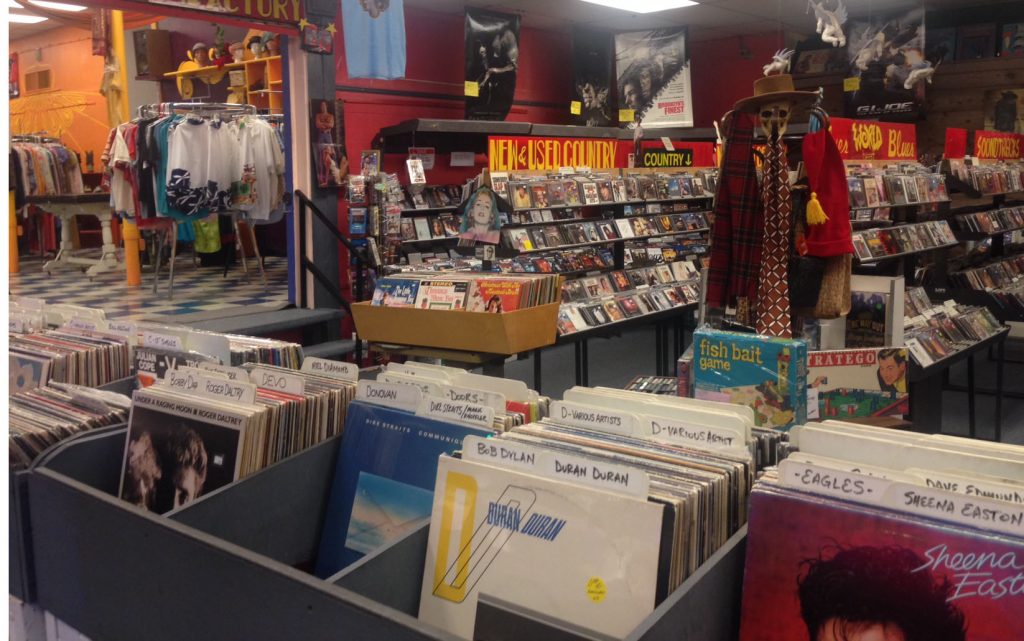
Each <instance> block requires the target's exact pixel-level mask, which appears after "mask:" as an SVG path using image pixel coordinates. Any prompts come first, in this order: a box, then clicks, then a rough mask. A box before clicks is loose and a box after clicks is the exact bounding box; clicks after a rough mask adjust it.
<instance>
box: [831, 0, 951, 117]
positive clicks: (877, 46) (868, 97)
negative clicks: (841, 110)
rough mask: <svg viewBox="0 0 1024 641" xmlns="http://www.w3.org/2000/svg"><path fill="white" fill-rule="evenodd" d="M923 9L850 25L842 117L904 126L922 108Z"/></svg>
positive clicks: (927, 65) (929, 69) (925, 65)
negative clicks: (844, 103)
mask: <svg viewBox="0 0 1024 641" xmlns="http://www.w3.org/2000/svg"><path fill="white" fill-rule="evenodd" d="M924 52H925V38H924V9H911V10H910V11H908V12H907V13H905V14H902V15H899V16H894V17H891V18H872V19H871V20H851V21H850V22H849V23H848V25H847V53H848V55H849V61H850V67H849V72H848V74H847V77H846V80H845V82H844V88H845V90H846V93H845V102H846V110H845V113H846V116H847V117H849V118H868V119H872V120H889V121H897V122H907V121H913V120H916V119H917V117H918V115H919V114H920V113H921V111H922V110H923V108H924V92H925V85H926V84H927V78H928V77H929V76H930V75H931V74H932V73H933V72H934V70H933V62H931V61H929V60H928V59H927V58H925V54H924Z"/></svg>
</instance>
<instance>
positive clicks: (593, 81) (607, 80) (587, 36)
mask: <svg viewBox="0 0 1024 641" xmlns="http://www.w3.org/2000/svg"><path fill="white" fill-rule="evenodd" d="M612 78H613V75H612V36H611V34H607V33H599V32H593V31H583V30H575V31H573V33H572V98H570V100H572V101H573V102H578V103H579V111H580V112H579V113H578V114H577V113H571V115H570V117H569V124H570V125H584V126H587V127H614V126H615V124H616V118H615V115H614V113H613V112H612V102H613V101H612V89H611V88H612Z"/></svg>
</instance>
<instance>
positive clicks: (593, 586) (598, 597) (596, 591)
mask: <svg viewBox="0 0 1024 641" xmlns="http://www.w3.org/2000/svg"><path fill="white" fill-rule="evenodd" d="M587 596H588V597H590V600H591V601H593V602H594V603H600V602H601V601H604V598H605V597H606V596H608V586H607V585H605V584H604V581H602V580H601V577H598V576H594V577H590V580H589V581H587Z"/></svg>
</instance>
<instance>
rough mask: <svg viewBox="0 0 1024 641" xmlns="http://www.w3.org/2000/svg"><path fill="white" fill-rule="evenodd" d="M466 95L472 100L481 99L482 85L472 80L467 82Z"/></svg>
mask: <svg viewBox="0 0 1024 641" xmlns="http://www.w3.org/2000/svg"><path fill="white" fill-rule="evenodd" d="M466 95H467V96H469V97H470V98H479V97H480V85H478V84H477V83H475V82H473V81H472V80H467V81H466Z"/></svg>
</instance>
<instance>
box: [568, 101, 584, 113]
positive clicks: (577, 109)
mask: <svg viewBox="0 0 1024 641" xmlns="http://www.w3.org/2000/svg"><path fill="white" fill-rule="evenodd" d="M569 113H571V114H572V115H574V116H578V115H580V114H581V113H583V103H582V102H580V101H579V100H573V101H572V102H570V103H569Z"/></svg>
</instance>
